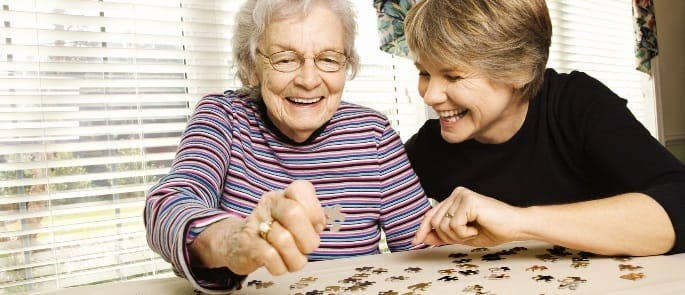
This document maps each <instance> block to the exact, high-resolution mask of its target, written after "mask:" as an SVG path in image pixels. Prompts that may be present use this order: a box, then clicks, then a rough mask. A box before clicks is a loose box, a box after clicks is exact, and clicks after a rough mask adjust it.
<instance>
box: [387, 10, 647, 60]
mask: <svg viewBox="0 0 685 295" xmlns="http://www.w3.org/2000/svg"><path fill="white" fill-rule="evenodd" d="M417 1H419V0H373V5H374V7H375V8H376V12H377V14H378V33H379V36H380V39H381V40H380V41H381V46H380V49H381V50H383V51H385V52H387V53H390V54H394V55H397V56H405V57H406V56H407V55H408V54H409V48H408V47H407V42H406V40H405V37H404V27H403V26H404V18H405V17H406V16H407V12H408V11H409V9H410V8H411V7H412V6H413V5H414V4H415V3H416V2H417ZM633 16H634V17H635V37H636V44H635V57H636V59H637V69H638V70H639V71H642V72H645V73H648V74H649V73H650V69H651V60H652V57H654V56H656V55H657V54H658V53H659V47H658V45H657V40H656V21H655V19H654V2H653V0H633Z"/></svg>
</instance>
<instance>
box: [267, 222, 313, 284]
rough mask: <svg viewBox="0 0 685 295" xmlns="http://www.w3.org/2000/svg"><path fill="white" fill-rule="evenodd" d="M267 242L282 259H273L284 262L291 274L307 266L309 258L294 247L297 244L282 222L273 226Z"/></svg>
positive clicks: (274, 223)
mask: <svg viewBox="0 0 685 295" xmlns="http://www.w3.org/2000/svg"><path fill="white" fill-rule="evenodd" d="M266 241H267V242H269V244H270V245H271V247H273V249H276V251H277V252H278V254H279V255H278V256H279V258H280V259H277V258H276V257H273V259H275V260H282V262H283V264H285V266H286V267H287V270H288V271H289V272H294V271H297V270H300V269H302V268H303V267H304V266H305V264H307V256H306V255H304V254H302V252H300V251H299V250H298V249H297V248H296V247H293V245H294V244H295V241H294V238H293V236H292V235H291V234H290V232H289V231H288V230H287V229H285V228H284V227H283V226H281V224H280V222H278V221H274V222H273V223H272V224H271V231H270V232H269V235H268V236H267V237H266ZM276 268H278V267H276Z"/></svg>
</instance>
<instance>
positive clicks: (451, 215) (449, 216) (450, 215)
mask: <svg viewBox="0 0 685 295" xmlns="http://www.w3.org/2000/svg"><path fill="white" fill-rule="evenodd" d="M452 217H454V215H453V214H452V213H449V212H445V218H452Z"/></svg>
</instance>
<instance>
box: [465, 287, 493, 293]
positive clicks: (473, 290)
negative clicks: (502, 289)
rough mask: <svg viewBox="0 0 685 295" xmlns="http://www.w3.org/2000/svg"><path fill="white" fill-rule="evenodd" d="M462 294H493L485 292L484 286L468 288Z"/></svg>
mask: <svg viewBox="0 0 685 295" xmlns="http://www.w3.org/2000/svg"><path fill="white" fill-rule="evenodd" d="M462 292H468V293H473V294H475V295H488V294H493V293H491V292H490V291H484V290H483V286H481V285H470V286H466V288H464V290H462Z"/></svg>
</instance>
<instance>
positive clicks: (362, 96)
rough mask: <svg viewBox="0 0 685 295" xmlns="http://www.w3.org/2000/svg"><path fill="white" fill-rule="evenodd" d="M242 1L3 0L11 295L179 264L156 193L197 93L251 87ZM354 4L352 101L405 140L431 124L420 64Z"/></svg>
mask: <svg viewBox="0 0 685 295" xmlns="http://www.w3.org/2000/svg"><path fill="white" fill-rule="evenodd" d="M242 2H243V1H242V0H100V1H86V0H0V21H1V22H0V36H2V37H0V293H8V292H9V293H14V292H38V291H44V290H51V289H55V288H62V287H69V286H76V285H83V284H96V283H103V282H110V281H121V280H131V279H142V278H150V277H159V276H170V275H172V274H171V271H170V268H169V265H168V264H167V263H166V262H164V261H163V260H162V259H161V258H159V257H158V256H157V255H156V254H154V253H153V252H152V251H150V250H149V249H148V247H147V243H146V240H145V231H144V228H143V223H142V217H141V216H142V209H143V205H144V201H145V192H146V191H147V189H148V188H149V187H150V186H151V185H152V184H154V183H156V181H158V179H159V178H160V177H161V176H163V175H164V174H165V173H167V172H168V170H169V167H170V164H171V162H172V160H173V158H174V155H175V150H176V147H177V144H178V142H179V136H180V135H181V132H182V131H183V129H184V127H185V124H186V121H187V119H188V117H189V116H190V115H191V113H192V111H193V108H194V106H195V104H196V102H197V100H198V99H199V98H201V97H202V96H203V95H204V94H207V93H212V92H214V93H216V92H222V91H224V90H226V89H235V88H237V87H238V86H239V83H238V81H237V80H236V79H235V77H234V73H233V71H232V69H231V68H230V66H231V65H232V61H231V52H230V51H231V46H230V38H231V31H232V23H233V16H234V14H235V12H236V11H237V9H238V8H239V7H240V5H241V4H242ZM354 2H355V3H356V4H357V10H358V12H359V32H360V36H359V39H358V47H359V49H360V55H361V58H362V70H361V71H360V73H359V75H358V76H357V78H356V79H355V80H353V81H350V82H348V84H347V86H346V89H345V94H344V95H343V98H344V99H346V100H348V101H351V102H355V103H359V104H363V105H367V106H370V107H373V108H375V109H377V110H379V111H381V112H383V113H384V114H386V115H387V116H388V118H389V119H390V121H391V122H392V124H393V127H395V128H397V129H398V130H399V132H400V134H401V136H402V137H403V138H405V139H406V138H407V137H408V136H410V135H411V134H413V132H414V131H415V129H416V128H417V127H418V126H417V125H418V123H417V122H422V121H423V117H422V116H423V115H422V114H423V111H422V103H421V101H420V100H417V99H415V98H414V99H412V98H411V97H410V96H409V95H407V93H406V87H407V85H406V84H405V82H404V80H403V79H404V78H401V77H400V73H401V72H402V71H403V69H404V68H405V67H406V66H407V62H406V61H403V60H401V59H397V58H393V57H392V56H389V55H387V54H384V53H381V52H380V51H379V50H378V49H377V47H378V38H377V35H376V34H377V32H376V16H375V13H374V10H373V8H372V5H371V2H370V1H366V0H356V1H354ZM409 65H410V64H409ZM414 85H415V84H412V85H411V88H412V89H413V88H415V86H414Z"/></svg>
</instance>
